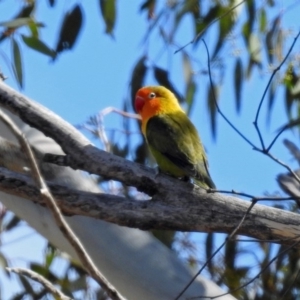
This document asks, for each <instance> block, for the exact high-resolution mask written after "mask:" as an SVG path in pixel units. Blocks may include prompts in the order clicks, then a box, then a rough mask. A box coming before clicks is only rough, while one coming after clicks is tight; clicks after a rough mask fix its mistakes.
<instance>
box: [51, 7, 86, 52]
mask: <svg viewBox="0 0 300 300" xmlns="http://www.w3.org/2000/svg"><path fill="white" fill-rule="evenodd" d="M82 21H83V14H82V9H81V7H80V6H79V5H76V6H75V7H74V8H73V9H72V10H71V11H69V12H67V13H66V14H65V16H64V20H63V23H62V25H61V28H60V33H59V40H58V42H57V45H56V50H55V51H56V53H60V52H62V51H65V50H68V49H72V48H73V46H74V44H75V42H76V40H77V38H78V36H79V33H80V30H81V27H82Z"/></svg>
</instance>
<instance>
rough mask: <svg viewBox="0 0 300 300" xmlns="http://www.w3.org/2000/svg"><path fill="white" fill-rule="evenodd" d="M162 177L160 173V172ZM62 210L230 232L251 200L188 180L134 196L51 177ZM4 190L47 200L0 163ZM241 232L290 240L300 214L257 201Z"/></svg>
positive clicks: (153, 225)
mask: <svg viewBox="0 0 300 300" xmlns="http://www.w3.org/2000/svg"><path fill="white" fill-rule="evenodd" d="M159 177H160V176H159ZM48 186H49V188H50V190H51V192H52V194H53V196H54V197H55V199H56V200H57V202H58V204H59V206H60V208H61V210H62V212H63V213H65V214H68V215H73V214H75V215H84V216H89V217H93V218H98V219H102V220H105V221H109V222H113V223H116V224H119V225H124V226H129V227H136V228H140V229H146V230H147V229H174V230H180V231H205V232H211V231H216V232H225V233H230V232H232V230H233V229H234V228H235V227H236V226H237V225H238V223H239V222H240V220H241V219H242V217H243V215H244V213H245V212H246V210H247V208H248V207H249V205H250V203H249V202H246V201H244V200H240V199H238V198H236V197H228V196H224V195H221V194H208V193H206V192H205V193H203V191H202V190H201V189H193V188H192V186H191V185H190V184H186V183H181V182H179V183H178V184H176V185H174V186H173V189H172V194H169V195H167V197H172V198H170V199H169V198H168V199H167V200H168V201H165V200H166V198H158V197H154V198H153V199H152V200H147V201H136V200H131V199H127V198H125V197H120V196H114V195H107V194H95V193H88V192H81V191H77V190H72V189H69V188H67V187H64V186H60V185H57V184H54V183H51V182H48ZM0 190H1V191H3V192H6V193H9V194H13V195H17V196H20V197H23V198H26V199H29V200H32V201H35V202H37V203H40V204H42V205H45V203H44V201H43V198H42V197H41V196H40V193H39V190H38V188H36V187H35V185H34V183H33V180H32V179H31V178H30V177H29V176H27V175H24V174H18V173H15V172H11V171H9V170H7V169H5V168H0ZM238 233H239V234H243V235H247V236H251V237H254V238H257V239H272V240H281V241H282V242H285V243H286V244H292V243H294V242H295V239H297V238H298V237H299V236H300V218H299V215H298V214H294V213H291V212H286V211H283V210H280V209H276V208H271V207H267V206H263V205H259V204H256V205H255V206H254V208H253V209H252V210H251V211H250V213H249V215H248V216H247V217H246V220H245V221H244V222H243V223H242V225H241V228H240V230H239V232H238Z"/></svg>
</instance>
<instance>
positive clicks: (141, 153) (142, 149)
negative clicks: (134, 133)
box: [134, 140, 149, 165]
mask: <svg viewBox="0 0 300 300" xmlns="http://www.w3.org/2000/svg"><path fill="white" fill-rule="evenodd" d="M148 154H149V150H148V146H147V145H146V143H145V141H144V140H143V142H142V143H141V144H140V145H139V146H137V147H136V149H135V158H134V161H135V162H136V163H139V164H142V165H144V164H145V162H146V158H147V157H148Z"/></svg>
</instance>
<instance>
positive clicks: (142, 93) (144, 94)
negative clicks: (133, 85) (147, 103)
mask: <svg viewBox="0 0 300 300" xmlns="http://www.w3.org/2000/svg"><path fill="white" fill-rule="evenodd" d="M151 92H152V91H151V89H150V88H147V87H143V88H141V89H139V90H138V91H137V93H136V95H137V96H139V97H142V98H148V96H149V94H150V93H151Z"/></svg>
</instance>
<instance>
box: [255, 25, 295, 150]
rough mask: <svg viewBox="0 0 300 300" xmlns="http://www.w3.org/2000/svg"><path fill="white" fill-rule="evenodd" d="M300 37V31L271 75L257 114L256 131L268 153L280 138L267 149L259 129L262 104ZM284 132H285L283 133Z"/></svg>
mask: <svg viewBox="0 0 300 300" xmlns="http://www.w3.org/2000/svg"><path fill="white" fill-rule="evenodd" d="M299 36H300V31H299V32H298V34H297V35H296V37H295V38H294V41H293V43H292V45H291V46H290V49H289V51H288V52H287V54H286V56H285V57H284V59H283V60H282V62H281V63H280V64H279V66H278V67H277V68H276V69H275V70H274V71H273V73H272V75H271V77H270V79H269V82H268V84H267V86H266V88H265V90H264V93H263V96H262V98H261V100H260V103H259V105H258V109H257V112H256V117H255V121H254V122H253V124H254V127H255V129H256V131H257V134H258V136H259V139H260V142H261V147H262V149H263V150H264V151H265V150H266V151H267V152H269V151H270V149H271V147H272V146H273V145H274V143H275V141H276V140H277V138H278V137H279V135H277V136H276V137H275V138H274V140H273V141H272V142H271V143H270V145H269V146H268V147H267V149H266V148H265V144H264V141H263V138H262V135H261V132H260V129H259V127H258V123H257V121H258V117H259V114H260V110H261V107H262V104H263V102H264V99H265V97H266V94H267V91H268V89H269V87H270V85H271V83H272V81H273V78H274V76H275V75H276V73H277V72H278V71H279V70H280V69H281V67H282V66H283V64H284V63H285V62H286V60H287V59H288V57H289V55H290V53H291V52H292V50H293V48H294V46H295V44H296V42H297V39H298V38H299ZM282 132H283V131H282ZM282 132H280V134H281V133H282Z"/></svg>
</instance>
